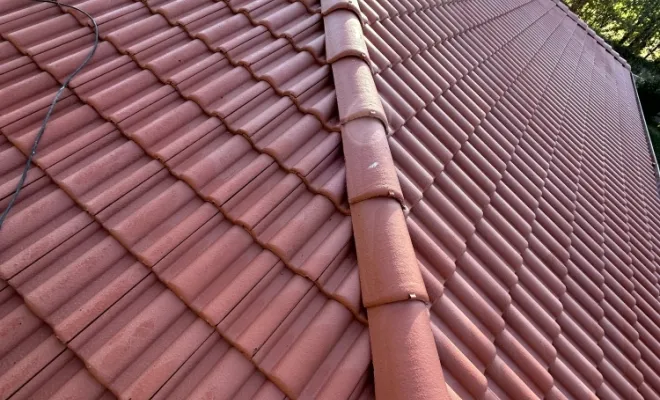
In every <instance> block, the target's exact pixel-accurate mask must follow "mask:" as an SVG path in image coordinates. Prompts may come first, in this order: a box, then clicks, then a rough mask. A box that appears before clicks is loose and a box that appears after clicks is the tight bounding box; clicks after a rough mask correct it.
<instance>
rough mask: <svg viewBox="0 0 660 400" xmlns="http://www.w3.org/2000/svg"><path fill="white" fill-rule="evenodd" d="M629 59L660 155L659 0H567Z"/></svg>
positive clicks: (659, 155) (569, 4) (659, 156)
mask: <svg viewBox="0 0 660 400" xmlns="http://www.w3.org/2000/svg"><path fill="white" fill-rule="evenodd" d="M565 1H567V5H568V6H569V7H570V8H571V10H573V12H575V13H576V14H577V15H579V16H580V18H582V19H583V20H584V21H585V22H586V23H588V24H589V26H591V27H592V28H593V29H594V30H595V31H596V32H597V33H598V34H599V35H600V36H602V37H603V38H604V39H605V40H607V41H608V42H610V44H611V45H612V47H614V49H615V50H616V51H617V52H619V53H620V54H621V55H622V56H623V57H624V58H625V59H626V60H627V61H628V63H630V66H631V69H632V71H633V73H634V74H635V82H636V84H637V91H638V93H639V99H640V102H641V103H642V109H643V110H644V114H645V116H646V121H647V123H648V124H649V132H650V134H651V140H652V141H653V147H654V149H655V151H656V155H657V157H658V158H659V159H660V0H565Z"/></svg>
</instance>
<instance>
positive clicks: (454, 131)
mask: <svg viewBox="0 0 660 400" xmlns="http://www.w3.org/2000/svg"><path fill="white" fill-rule="evenodd" d="M360 5H361V9H362V11H363V12H364V14H365V17H366V24H367V25H368V27H366V28H365V37H366V38H367V46H368V49H369V55H370V58H371V60H372V61H373V63H374V66H375V73H376V78H375V82H376V86H377V88H378V93H379V94H380V96H381V98H382V99H383V104H384V106H385V110H386V114H387V118H388V124H389V126H390V129H392V131H393V134H392V136H391V138H390V148H391V149H392V155H393V158H394V163H395V165H396V167H397V169H398V172H399V179H400V181H401V187H402V190H403V195H404V201H405V204H406V205H407V206H408V207H410V208H411V211H410V213H409V214H408V228H409V230H410V234H411V238H412V241H413V245H414V247H415V250H416V252H417V258H418V260H419V262H420V264H421V267H422V273H423V276H424V282H425V284H426V287H427V289H428V290H429V295H430V298H431V301H432V302H433V305H432V307H431V326H432V327H433V332H434V337H435V339H436V345H437V347H438V352H439V355H440V360H441V364H442V366H443V370H444V373H445V374H444V375H445V379H446V381H447V383H448V387H449V393H450V395H451V396H453V395H456V396H458V397H460V398H465V397H478V398H482V397H487V396H497V397H500V398H528V397H530V398H538V397H556V398H571V397H576V398H596V397H598V398H610V397H611V398H619V397H631V398H641V396H650V397H657V396H658V394H657V393H660V392H653V390H655V389H652V388H651V387H652V385H651V384H650V382H655V381H654V380H653V379H654V378H653V377H654V376H655V375H651V369H650V368H647V367H646V363H645V362H643V361H642V357H641V354H642V350H640V349H641V348H642V347H641V346H645V345H641V340H640V338H641V337H642V336H644V335H645V336H644V338H645V340H652V339H651V338H652V337H654V335H653V334H651V333H650V332H649V331H647V330H646V328H644V327H642V325H641V324H640V321H639V318H640V315H645V317H644V318H645V323H646V326H649V327H650V326H651V325H650V324H651V323H652V322H651V321H652V320H653V319H652V317H651V315H655V313H654V312H651V311H650V308H648V310H649V313H640V312H636V311H635V310H637V309H638V308H639V307H645V306H646V304H647V303H646V301H645V300H641V299H642V293H648V294H651V293H656V290H657V283H656V282H657V281H656V275H655V274H654V272H653V271H655V267H654V263H655V260H656V259H655V258H654V257H655V256H652V255H651V254H652V252H653V249H654V247H653V244H652V243H651V242H649V239H650V236H649V235H650V234H652V233H653V232H654V230H653V225H654V224H657V222H651V221H657V214H655V215H656V216H653V215H654V214H653V212H649V210H650V209H654V210H657V207H658V205H659V202H658V198H657V196H656V195H655V193H654V191H653V187H654V183H653V182H652V179H649V178H650V176H649V174H648V172H649V162H648V148H647V147H646V145H645V143H644V140H643V136H640V135H641V133H640V132H642V129H643V127H642V125H641V123H642V121H640V119H639V115H638V108H637V106H636V103H635V94H634V87H633V86H632V83H631V81H630V74H629V71H628V69H627V64H625V62H624V63H621V62H620V60H619V58H618V57H617V55H616V54H614V53H612V52H611V51H610V50H609V49H608V48H607V46H603V42H602V41H599V40H597V39H595V38H594V34H593V31H590V30H589V29H588V27H586V25H584V24H580V23H579V22H578V23H576V21H577V20H578V19H577V17H575V16H574V14H572V13H570V12H568V10H567V9H566V7H565V6H563V4H557V3H554V2H549V1H532V2H526V1H521V2H513V3H511V2H501V3H500V2H497V3H489V4H488V5H486V3H485V2H481V1H478V0H475V1H470V0H468V1H460V2H447V3H442V4H432V5H426V4H417V3H415V4H413V3H410V2H396V3H390V2H388V1H379V2H373V1H364V2H362V3H361V4H360ZM556 5H559V7H556ZM567 13H568V14H567ZM420 83H421V84H420ZM624 110H625V111H624ZM606 132H607V133H606ZM624 132H626V133H624ZM633 132H634V133H633ZM614 149H617V150H614ZM429 153H430V154H429ZM623 154H626V155H625V156H624V155H623ZM620 157H629V158H630V159H631V160H634V163H635V165H634V166H632V165H631V166H630V168H623V169H622V168H617V167H615V165H620V164H621V161H615V160H622V158H620ZM633 171H634V172H633ZM633 238H634V239H633ZM633 259H634V260H633ZM633 279H634V282H635V283H634V282H633ZM642 282H644V283H642ZM647 298H649V299H651V297H648V295H647ZM653 323H655V322H653ZM653 329H655V328H653ZM642 332H644V334H643V333H642ZM656 332H657V331H656ZM643 348H644V349H645V348H646V347H643ZM646 354H649V353H646ZM647 377H648V379H651V380H650V381H647V380H646V379H647Z"/></svg>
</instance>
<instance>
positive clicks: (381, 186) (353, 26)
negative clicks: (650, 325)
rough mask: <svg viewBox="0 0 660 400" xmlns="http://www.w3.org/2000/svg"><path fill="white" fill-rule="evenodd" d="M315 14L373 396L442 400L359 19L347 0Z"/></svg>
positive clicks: (326, 4) (328, 0) (330, 2)
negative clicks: (365, 323)
mask: <svg viewBox="0 0 660 400" xmlns="http://www.w3.org/2000/svg"><path fill="white" fill-rule="evenodd" d="M321 8H322V13H323V15H324V22H325V26H326V49H327V53H328V54H327V58H328V60H329V61H331V65H332V70H333V75H334V78H335V87H336V91H337V102H338V107H339V117H340V123H341V132H342V145H343V148H344V156H345V161H346V175H347V177H346V181H347V187H348V197H349V204H350V207H351V216H352V223H353V230H354V237H355V242H356V249H357V257H358V268H359V271H360V276H361V280H360V284H361V288H362V289H361V290H362V300H363V303H364V305H365V307H367V314H368V317H369V327H370V329H369V332H370V338H371V348H372V358H373V364H374V380H375V390H376V397H381V398H390V399H410V398H415V399H439V398H449V395H448V393H447V388H446V385H445V383H444V379H443V373H442V369H441V366H440V362H439V357H438V353H437V349H436V345H435V342H434V339H433V335H432V333H431V324H430V316H429V311H428V308H427V306H426V304H425V303H426V302H428V300H429V297H428V294H427V292H426V288H425V287H424V282H423V280H422V275H421V272H420V269H419V266H418V264H417V260H416V258H415V252H414V250H413V246H412V241H411V238H410V235H409V233H408V230H407V227H406V221H405V216H404V213H403V209H402V206H403V205H402V202H403V194H402V192H401V187H400V185H399V182H398V179H397V173H396V169H395V166H394V163H393V160H392V154H391V152H390V149H389V146H388V144H387V134H386V132H385V127H386V126H387V118H386V116H385V112H384V110H383V108H382V104H381V102H380V97H379V95H378V92H377V90H376V86H375V82H374V80H373V76H372V73H371V69H370V65H369V59H368V55H367V49H366V43H365V40H364V37H363V34H362V29H361V19H360V17H361V14H360V11H359V8H358V5H357V2H354V1H352V0H345V1H344V0H339V1H336V0H323V1H322V2H321ZM395 349H396V350H395Z"/></svg>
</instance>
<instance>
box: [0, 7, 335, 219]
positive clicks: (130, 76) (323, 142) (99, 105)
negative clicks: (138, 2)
mask: <svg viewBox="0 0 660 400" xmlns="http://www.w3.org/2000/svg"><path fill="white" fill-rule="evenodd" d="M46 11H47V12H51V9H46V10H44V12H42V13H38V12H37V13H35V14H42V15H41V16H42V17H43V18H45V19H44V20H43V22H41V24H38V23H37V25H43V24H47V25H50V26H51V27H53V28H57V29H59V30H60V32H59V33H60V34H59V35H57V34H51V35H50V37H51V38H52V37H53V36H55V37H56V38H55V39H52V40H50V41H46V38H45V37H44V35H45V34H46V33H47V30H37V31H36V32H35V31H34V30H33V29H32V28H29V27H28V28H22V29H21V26H16V25H15V24H14V23H13V22H12V23H8V24H4V28H6V29H7V30H8V31H5V32H6V33H5V34H6V35H8V36H10V37H11V38H12V40H14V41H15V42H18V44H19V45H24V47H21V48H24V51H26V52H27V53H28V54H30V55H31V56H33V57H34V58H35V60H36V61H37V62H38V63H39V64H40V65H41V66H42V67H43V68H44V69H45V70H46V71H48V72H50V73H52V74H53V75H54V76H55V77H56V78H57V79H59V80H61V79H63V78H64V77H65V76H66V75H67V74H68V73H69V72H70V71H71V70H72V69H73V68H75V66H76V65H77V63H78V62H80V61H81V60H82V58H84V57H85V56H86V54H87V52H88V51H89V46H90V43H89V39H90V38H89V37H88V36H89V32H87V33H85V31H87V29H86V28H81V27H80V26H79V25H78V23H76V22H75V19H73V18H72V17H71V16H68V15H66V14H63V15H59V16H58V17H57V18H59V20H60V21H59V23H58V24H57V25H51V24H52V20H51V19H49V17H48V15H45V12H46ZM55 11H57V10H55ZM16 13H18V11H16ZM33 15H34V14H30V16H33ZM12 21H13V20H12ZM21 21H22V22H27V21H23V20H21ZM32 22H33V23H34V22H36V21H32ZM62 31H63V32H62ZM9 32H11V33H9ZM31 32H32V33H31ZM35 34H36V38H42V39H40V40H44V41H46V42H47V43H42V44H40V45H36V43H41V42H36V41H35V40H37V39H36V38H35V37H33V36H34V35H35ZM71 35H79V36H84V37H81V38H80V39H81V40H77V41H73V42H71V44H70V45H68V46H67V49H66V50H67V54H66V56H64V55H62V54H60V53H59V52H61V51H64V50H65V49H64V48H62V47H60V46H58V43H59V41H62V40H68V39H67V38H69V37H70V36H71ZM184 35H185V34H184ZM198 43H201V42H199V41H198ZM19 47H20V46H19ZM33 47H35V48H34V49H33ZM202 47H203V46H202ZM203 50H205V52H206V53H205V54H202V59H203V62H202V61H200V60H199V59H194V58H193V59H189V58H186V59H187V60H189V61H190V62H189V63H188V66H191V67H192V70H191V69H189V68H185V67H186V66H183V68H184V70H183V71H179V72H181V73H180V74H176V73H174V75H175V78H177V79H178V80H181V82H180V83H181V85H180V86H179V85H176V84H175V86H176V88H177V89H178V90H179V93H180V94H182V95H183V96H184V98H187V99H189V100H191V101H193V102H194V101H199V102H201V104H202V105H203V107H202V109H200V108H199V107H198V106H196V105H194V104H186V106H184V107H182V110H181V112H180V113H179V114H177V115H178V116H179V118H180V122H179V123H180V124H181V125H179V124H172V130H174V131H178V130H180V129H184V128H185V127H186V126H187V125H188V124H189V123H191V122H193V120H194V119H195V118H198V117H199V116H200V114H204V112H206V114H207V115H213V116H218V117H220V118H222V119H223V122H224V123H225V124H226V126H228V127H229V129H230V130H231V131H232V132H234V133H237V134H242V135H244V136H245V137H246V138H248V140H249V141H250V143H251V144H253V145H254V147H255V148H256V149H257V150H258V151H260V152H266V153H269V154H271V155H273V156H274V157H275V159H276V160H277V162H278V163H279V164H280V165H282V167H283V168H286V169H287V170H289V171H291V172H294V173H296V174H298V175H299V176H300V177H301V178H303V181H304V182H305V184H306V185H308V186H309V187H310V188H311V189H312V190H313V191H315V192H318V193H322V194H324V195H326V196H328V197H329V198H330V199H331V200H333V202H334V203H335V204H337V206H338V207H339V208H340V210H342V211H344V212H346V210H347V205H346V200H345V188H344V186H345V185H344V184H343V182H344V180H345V177H344V176H345V173H344V170H343V159H342V155H341V146H340V145H339V134H338V133H336V132H328V131H326V130H325V129H324V128H323V127H322V126H321V125H320V123H319V122H318V120H316V118H314V117H313V116H310V115H303V114H301V113H300V112H299V111H298V110H297V108H296V107H295V106H294V105H293V103H292V102H291V101H289V100H288V98H282V97H280V96H278V95H276V94H275V93H274V92H273V91H272V89H269V88H268V85H266V84H265V83H264V82H258V81H255V80H254V79H252V78H251V77H250V75H249V74H248V73H247V72H246V70H245V69H243V68H242V67H236V68H235V67H233V66H231V64H229V63H228V62H227V60H226V59H225V58H224V57H222V56H221V55H219V54H214V53H212V52H210V51H208V50H206V49H203ZM145 51H147V53H148V50H145ZM138 54H143V53H138ZM63 56H64V57H63ZM134 57H137V58H138V59H141V57H139V56H138V55H136V56H134ZM176 60H177V57H176V55H173V56H172V57H166V59H165V60H161V62H156V65H159V66H163V68H164V69H160V70H158V73H157V76H155V75H153V74H152V73H151V72H149V71H144V70H142V69H141V68H140V66H139V65H138V64H137V63H135V62H133V60H132V59H131V58H130V57H127V56H126V55H121V54H120V53H118V52H117V51H116V50H115V48H114V46H113V45H112V44H111V43H110V42H105V41H104V42H101V44H100V46H99V49H98V51H97V53H96V55H95V57H94V59H93V60H92V63H91V65H89V66H88V67H87V68H86V69H85V71H84V72H83V73H82V74H80V75H79V76H77V77H76V78H75V79H74V80H73V82H72V84H71V86H72V87H73V88H74V90H75V91H76V93H77V94H78V95H79V96H81V98H83V99H84V100H85V101H88V102H89V104H90V105H92V106H93V107H95V108H96V109H99V110H103V111H104V115H105V114H107V118H108V119H110V120H111V121H113V122H116V123H121V122H124V121H125V120H126V118H128V117H129V116H131V115H133V113H134V112H136V111H139V110H136V108H138V107H136V106H135V104H136V103H137V104H138V105H139V106H140V107H139V108H141V109H144V108H145V107H147V106H149V105H153V104H154V103H156V102H158V101H160V104H162V105H167V104H169V105H170V106H172V107H176V106H177V105H180V104H181V103H185V101H184V100H182V99H181V98H180V96H177V95H176V91H175V90H174V89H173V87H172V86H170V85H164V84H161V83H160V82H159V81H158V79H157V78H158V77H160V79H161V81H163V82H167V81H168V79H170V78H169V75H168V71H170V72H171V69H172V68H173V67H174V68H175V69H176V67H177V65H176V64H178V62H177V61H176ZM172 61H174V62H175V65H172ZM26 68H31V67H30V66H26ZM177 70H178V69H177ZM191 74H192V75H191ZM185 78H188V79H185ZM209 78H212V79H213V82H212V84H211V83H209V82H208V80H209ZM227 85H230V86H229V87H227ZM221 87H226V89H227V90H230V92H231V93H235V94H236V95H239V96H238V97H237V96H230V97H227V96H224V97H221V98H220V99H219V101H218V99H216V97H218V89H219V88H221ZM163 103H165V104H163ZM22 106H24V105H22V104H19V105H18V108H20V107H22ZM255 115H259V118H254V116H255ZM161 117H165V116H161ZM170 118H171V117H170ZM218 122H219V121H218ZM163 123H167V121H163V119H162V118H161V119H160V121H158V124H159V125H160V124H163ZM156 126H158V125H156ZM274 127H277V128H276V129H274ZM152 129H153V127H152ZM158 133H159V134H160V135H168V134H169V135H171V134H172V133H173V132H172V131H171V130H168V131H163V130H159V132H158ZM154 136H155V135H154V132H151V140H158V139H162V137H158V136H156V137H154Z"/></svg>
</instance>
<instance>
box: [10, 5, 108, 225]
mask: <svg viewBox="0 0 660 400" xmlns="http://www.w3.org/2000/svg"><path fill="white" fill-rule="evenodd" d="M33 1H36V2H39V3H51V4H55V5H59V6H62V7H68V8H72V9H74V10H76V11H79V12H81V13H83V14H85V15H86V16H87V18H89V19H90V21H92V24H93V25H94V45H93V46H92V49H91V50H90V52H89V54H88V55H87V57H86V58H85V60H84V61H83V62H82V63H81V64H80V65H79V66H78V68H76V69H75V70H74V71H73V72H72V73H71V75H69V76H68V77H67V78H66V79H65V80H64V82H62V86H60V89H59V90H58V91H57V93H55V97H53V101H52V102H51V103H50V107H49V108H48V112H46V116H45V117H44V119H43V122H42V123H41V128H39V132H38V133H37V137H35V138H34V144H32V151H31V152H30V155H29V156H28V159H27V161H26V163H25V168H24V169H23V174H21V178H20V179H19V180H18V184H17V185H16V190H15V191H14V194H13V196H12V198H11V200H10V201H9V204H8V205H7V208H6V209H5V211H3V213H2V215H0V229H2V224H3V223H4V222H5V219H6V218H7V215H9V211H10V210H11V208H12V207H13V206H14V203H16V199H18V195H19V193H20V192H21V189H22V188H23V184H25V179H26V178H27V174H28V172H29V170H30V166H31V165H32V159H33V158H34V156H35V154H37V146H39V142H40V141H41V137H42V136H43V135H44V132H45V131H46V124H47V123H48V120H49V119H50V116H51V114H53V110H54V109H55V105H56V104H57V102H58V100H59V99H60V96H61V95H62V93H63V92H64V89H66V88H67V86H68V85H69V82H71V80H72V79H73V78H75V76H76V75H78V73H80V71H81V70H82V69H83V68H85V66H86V65H87V64H88V63H89V61H90V60H91V59H92V57H94V53H96V48H97V47H98V46H99V26H98V25H97V24H96V20H94V17H92V16H91V15H89V14H88V13H87V12H86V11H83V10H81V9H80V8H78V7H76V6H72V5H69V4H64V3H60V2H58V1H56V0H33Z"/></svg>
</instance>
